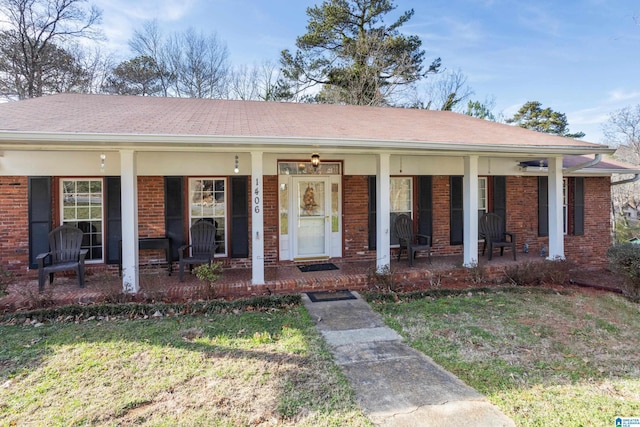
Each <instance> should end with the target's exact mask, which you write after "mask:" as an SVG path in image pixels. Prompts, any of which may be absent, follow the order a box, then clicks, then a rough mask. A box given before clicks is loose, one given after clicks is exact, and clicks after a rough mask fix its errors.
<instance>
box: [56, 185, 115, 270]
mask: <svg viewBox="0 0 640 427" xmlns="http://www.w3.org/2000/svg"><path fill="white" fill-rule="evenodd" d="M81 181H87V182H99V183H100V217H99V218H96V217H92V216H91V215H90V217H89V218H78V217H77V210H78V206H77V201H76V206H75V210H76V215H75V216H74V218H72V219H67V218H65V217H66V215H65V192H64V188H65V183H68V182H75V183H78V182H81ZM73 194H78V193H77V188H76V193H73ZM89 194H92V193H91V192H89ZM59 196H60V199H59V200H60V224H61V225H64V224H72V225H73V226H74V227H75V226H77V224H78V223H79V222H91V223H95V222H98V221H99V222H100V245H99V246H100V258H93V259H91V258H90V257H91V256H93V251H92V250H91V249H92V246H89V247H85V246H83V248H84V249H88V250H89V253H88V254H87V258H86V263H88V264H97V263H103V262H105V218H104V180H103V179H102V178H82V177H78V178H60V188H59ZM91 202H92V200H91V196H89V206H88V208H89V212H92V211H93V210H94V209H95V208H92V207H91ZM66 208H69V206H66ZM83 240H84V239H83ZM96 246H98V245H96Z"/></svg>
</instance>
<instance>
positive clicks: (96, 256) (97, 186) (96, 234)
mask: <svg viewBox="0 0 640 427" xmlns="http://www.w3.org/2000/svg"><path fill="white" fill-rule="evenodd" d="M61 192H62V194H61V196H62V223H63V224H66V225H71V226H73V227H78V228H79V229H81V230H82V232H83V236H82V246H81V247H82V248H83V249H87V250H88V253H87V258H86V259H87V260H94V261H99V260H102V257H103V255H102V249H103V248H102V234H103V230H102V180H101V179H65V180H62V182H61Z"/></svg>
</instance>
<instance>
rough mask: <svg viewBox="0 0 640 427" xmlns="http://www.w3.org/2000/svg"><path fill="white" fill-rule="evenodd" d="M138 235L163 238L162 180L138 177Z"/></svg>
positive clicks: (158, 177)
mask: <svg viewBox="0 0 640 427" xmlns="http://www.w3.org/2000/svg"><path fill="white" fill-rule="evenodd" d="M138 235H139V237H140V238H144V237H164V236H165V224H164V178H163V177H161V176H139V177H138Z"/></svg>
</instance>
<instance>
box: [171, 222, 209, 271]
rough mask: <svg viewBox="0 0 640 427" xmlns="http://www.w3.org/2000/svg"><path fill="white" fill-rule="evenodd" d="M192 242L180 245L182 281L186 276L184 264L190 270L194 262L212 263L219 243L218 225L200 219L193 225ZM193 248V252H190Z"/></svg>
mask: <svg viewBox="0 0 640 427" xmlns="http://www.w3.org/2000/svg"><path fill="white" fill-rule="evenodd" d="M190 232H191V244H190V245H183V246H181V247H180V249H179V251H178V253H179V257H180V258H179V264H180V273H179V274H178V277H179V280H180V281H181V282H182V281H183V278H184V266H185V265H188V266H189V271H191V269H192V268H193V265H194V264H205V263H208V264H211V261H213V257H214V254H215V252H216V248H217V247H218V245H217V244H216V226H215V225H214V224H212V223H210V222H208V221H202V220H201V221H198V222H196V223H195V224H193V225H192V226H191V230H190ZM189 249H191V254H189V252H188V251H189Z"/></svg>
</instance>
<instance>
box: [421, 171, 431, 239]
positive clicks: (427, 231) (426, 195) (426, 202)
mask: <svg viewBox="0 0 640 427" xmlns="http://www.w3.org/2000/svg"><path fill="white" fill-rule="evenodd" d="M432 233H433V188H432V178H431V176H430V175H422V176H419V177H418V234H423V235H425V236H432Z"/></svg>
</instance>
